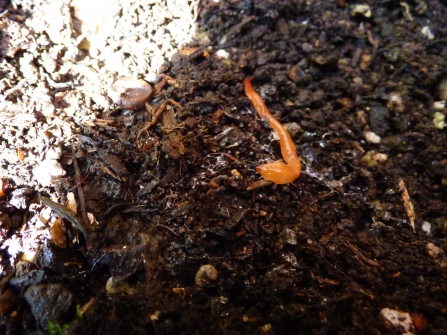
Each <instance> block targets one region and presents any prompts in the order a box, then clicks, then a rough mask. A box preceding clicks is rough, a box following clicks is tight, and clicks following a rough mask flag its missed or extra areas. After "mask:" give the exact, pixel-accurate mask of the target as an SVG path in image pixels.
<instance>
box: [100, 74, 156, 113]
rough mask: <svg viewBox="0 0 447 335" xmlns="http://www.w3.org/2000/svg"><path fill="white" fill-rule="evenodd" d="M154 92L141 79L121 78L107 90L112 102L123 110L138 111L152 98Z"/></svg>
mask: <svg viewBox="0 0 447 335" xmlns="http://www.w3.org/2000/svg"><path fill="white" fill-rule="evenodd" d="M153 92H154V90H153V89H152V86H151V85H149V84H148V83H147V82H145V81H144V80H142V79H133V78H129V77H121V78H120V79H118V80H117V81H115V82H114V83H113V84H112V85H111V86H110V87H109V89H108V91H107V93H108V95H109V97H110V99H112V101H113V102H114V103H115V104H117V105H118V106H119V107H121V108H123V109H130V110H140V109H143V108H144V104H145V102H146V101H147V100H148V99H149V98H150V97H151V96H152V93H153Z"/></svg>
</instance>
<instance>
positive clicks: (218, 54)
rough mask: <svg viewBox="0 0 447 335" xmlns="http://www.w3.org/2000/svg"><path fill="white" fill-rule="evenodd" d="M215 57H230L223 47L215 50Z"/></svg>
mask: <svg viewBox="0 0 447 335" xmlns="http://www.w3.org/2000/svg"><path fill="white" fill-rule="evenodd" d="M216 57H217V58H221V59H228V58H229V57H230V53H229V52H228V51H226V50H224V49H220V50H217V52H216Z"/></svg>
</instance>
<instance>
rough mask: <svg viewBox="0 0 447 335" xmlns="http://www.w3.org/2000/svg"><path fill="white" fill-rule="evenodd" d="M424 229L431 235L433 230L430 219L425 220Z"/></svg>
mask: <svg viewBox="0 0 447 335" xmlns="http://www.w3.org/2000/svg"><path fill="white" fill-rule="evenodd" d="M422 230H423V231H425V233H426V234H427V235H430V232H431V223H430V222H428V221H424V222H423V223H422Z"/></svg>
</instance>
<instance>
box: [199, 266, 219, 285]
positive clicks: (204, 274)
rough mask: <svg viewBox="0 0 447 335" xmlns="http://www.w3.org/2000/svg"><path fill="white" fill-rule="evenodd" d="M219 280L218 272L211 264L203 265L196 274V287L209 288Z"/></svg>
mask: <svg viewBox="0 0 447 335" xmlns="http://www.w3.org/2000/svg"><path fill="white" fill-rule="evenodd" d="M216 279H217V270H216V268H215V267H214V266H212V265H211V264H206V265H202V266H201V267H200V269H199V271H197V273H196V285H197V286H199V287H206V286H209V285H210V284H211V283H212V282H214V281H215V280H216Z"/></svg>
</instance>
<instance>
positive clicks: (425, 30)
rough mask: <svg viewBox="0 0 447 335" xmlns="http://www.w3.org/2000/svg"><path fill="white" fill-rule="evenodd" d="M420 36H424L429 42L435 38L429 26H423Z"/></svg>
mask: <svg viewBox="0 0 447 335" xmlns="http://www.w3.org/2000/svg"><path fill="white" fill-rule="evenodd" d="M421 33H422V35H424V36H426V37H427V38H428V39H429V40H432V39H434V38H435V35H433V33H432V32H431V30H430V27H429V26H425V27H423V28H422V30H421Z"/></svg>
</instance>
